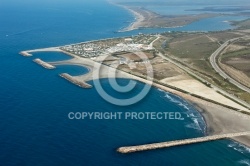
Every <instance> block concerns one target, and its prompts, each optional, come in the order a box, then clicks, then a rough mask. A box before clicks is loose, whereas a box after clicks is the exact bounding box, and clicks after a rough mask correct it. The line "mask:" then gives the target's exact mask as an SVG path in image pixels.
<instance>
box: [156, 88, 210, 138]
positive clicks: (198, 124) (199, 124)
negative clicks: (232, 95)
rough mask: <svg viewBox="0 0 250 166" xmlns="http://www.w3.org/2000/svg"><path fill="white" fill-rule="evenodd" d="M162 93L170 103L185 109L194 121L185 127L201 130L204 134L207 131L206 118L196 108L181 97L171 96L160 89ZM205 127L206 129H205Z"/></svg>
mask: <svg viewBox="0 0 250 166" xmlns="http://www.w3.org/2000/svg"><path fill="white" fill-rule="evenodd" d="M158 90H159V91H160V92H164V94H165V96H164V97H166V98H167V99H168V100H169V101H170V102H172V103H175V104H177V105H178V106H180V107H182V108H184V109H185V110H186V112H184V113H185V114H186V116H187V117H188V118H190V119H191V120H192V123H191V124H190V123H189V124H187V125H186V126H185V127H187V128H192V129H195V130H199V131H201V132H202V133H205V131H206V124H205V123H204V122H205V120H204V118H203V117H202V116H201V115H200V113H199V112H197V111H195V110H194V108H193V107H192V106H191V105H190V104H189V103H188V102H186V101H185V100H183V99H182V98H181V97H179V96H175V95H173V94H170V93H169V92H166V91H163V90H161V89H158ZM203 126H204V127H203Z"/></svg>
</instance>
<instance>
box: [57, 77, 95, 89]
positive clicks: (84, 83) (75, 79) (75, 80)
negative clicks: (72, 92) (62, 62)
mask: <svg viewBox="0 0 250 166" xmlns="http://www.w3.org/2000/svg"><path fill="white" fill-rule="evenodd" d="M60 76H61V77H62V78H64V79H66V80H68V81H69V82H71V83H73V84H75V85H77V86H79V87H81V88H85V89H88V88H92V86H91V85H90V84H88V83H86V82H84V81H79V80H78V79H77V78H74V77H72V76H71V75H69V74H67V73H63V74H60Z"/></svg>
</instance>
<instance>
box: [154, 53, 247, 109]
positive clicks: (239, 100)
mask: <svg viewBox="0 0 250 166" xmlns="http://www.w3.org/2000/svg"><path fill="white" fill-rule="evenodd" d="M158 55H159V56H160V57H162V58H163V59H165V60H167V61H169V62H170V63H172V64H174V65H176V66H178V67H179V68H181V69H182V70H184V71H186V72H187V73H188V74H190V75H192V76H194V77H195V78H197V79H198V80H200V81H201V82H203V83H207V84H210V83H209V82H208V81H206V80H205V79H203V78H201V77H200V76H198V75H197V74H195V73H194V72H192V71H191V70H190V69H189V68H187V67H185V66H183V65H181V64H180V63H177V62H175V61H173V60H172V59H170V58H167V57H166V56H164V55H163V54H162V53H159V54H158ZM211 87H212V88H213V89H214V90H215V91H217V92H220V93H221V94H223V95H225V96H227V97H228V98H230V99H233V100H234V101H237V102H238V103H241V104H242V105H244V106H245V107H246V108H248V110H249V108H250V105H249V104H248V103H246V102H245V101H242V100H241V99H239V98H237V97H236V96H234V95H232V94H229V93H227V92H226V91H224V90H222V89H220V88H219V87H217V86H215V85H211Z"/></svg>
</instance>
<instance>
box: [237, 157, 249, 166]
mask: <svg viewBox="0 0 250 166" xmlns="http://www.w3.org/2000/svg"><path fill="white" fill-rule="evenodd" d="M238 163H239V164H244V165H246V166H250V160H249V159H244V160H240V161H239V162H238Z"/></svg>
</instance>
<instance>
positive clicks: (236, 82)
mask: <svg viewBox="0 0 250 166" xmlns="http://www.w3.org/2000/svg"><path fill="white" fill-rule="evenodd" d="M238 39H240V38H234V39H231V40H228V41H227V42H225V43H224V44H222V45H221V46H220V48H218V49H217V50H216V51H215V52H214V53H213V54H212V55H211V57H210V63H211V65H212V67H213V68H214V70H215V71H217V72H218V73H219V74H220V75H221V76H222V77H223V78H224V79H227V80H228V81H229V82H231V83H232V84H234V85H235V86H237V87H238V88H240V89H242V90H244V91H246V92H248V93H250V88H248V87H246V86H245V85H242V84H241V83H239V82H238V81H236V80H235V79H233V78H232V77H230V76H229V75H228V74H226V73H225V72H224V71H223V70H222V69H221V68H220V67H219V65H218V64H217V61H216V58H217V57H218V56H219V55H220V53H221V51H223V50H224V49H225V48H226V47H227V46H228V45H229V44H230V43H231V42H234V41H236V40H238Z"/></svg>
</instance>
